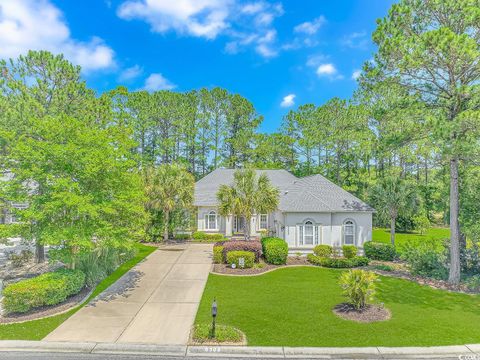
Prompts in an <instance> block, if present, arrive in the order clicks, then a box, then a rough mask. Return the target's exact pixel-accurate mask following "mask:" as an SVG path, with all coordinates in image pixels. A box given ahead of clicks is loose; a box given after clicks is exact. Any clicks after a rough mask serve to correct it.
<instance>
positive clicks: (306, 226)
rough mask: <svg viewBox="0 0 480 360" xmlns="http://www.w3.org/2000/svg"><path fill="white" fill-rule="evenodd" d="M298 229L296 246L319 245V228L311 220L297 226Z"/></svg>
mask: <svg viewBox="0 0 480 360" xmlns="http://www.w3.org/2000/svg"><path fill="white" fill-rule="evenodd" d="M297 229H298V245H299V246H307V247H310V246H313V245H317V244H319V243H320V239H319V235H320V227H319V226H317V225H316V224H315V223H314V222H313V221H312V220H305V221H304V222H303V224H301V225H297Z"/></svg>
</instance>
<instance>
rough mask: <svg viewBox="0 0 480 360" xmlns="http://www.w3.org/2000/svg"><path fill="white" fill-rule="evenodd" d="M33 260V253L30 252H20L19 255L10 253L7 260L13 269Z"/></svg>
mask: <svg viewBox="0 0 480 360" xmlns="http://www.w3.org/2000/svg"><path fill="white" fill-rule="evenodd" d="M32 259H33V253H32V252H31V251H30V250H22V251H21V252H20V254H15V253H13V252H12V253H10V254H9V255H8V260H10V261H11V262H12V265H13V266H14V267H20V266H22V265H24V264H26V263H28V262H29V261H30V260H32Z"/></svg>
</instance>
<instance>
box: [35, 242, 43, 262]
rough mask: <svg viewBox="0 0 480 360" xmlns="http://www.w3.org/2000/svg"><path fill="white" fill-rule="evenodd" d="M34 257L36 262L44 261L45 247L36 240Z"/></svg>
mask: <svg viewBox="0 0 480 360" xmlns="http://www.w3.org/2000/svg"><path fill="white" fill-rule="evenodd" d="M35 257H36V261H37V264H40V263H43V262H44V261H45V247H44V246H43V245H42V244H40V243H39V242H38V241H37V242H36V243H35Z"/></svg>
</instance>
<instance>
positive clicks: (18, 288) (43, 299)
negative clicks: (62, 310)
mask: <svg viewBox="0 0 480 360" xmlns="http://www.w3.org/2000/svg"><path fill="white" fill-rule="evenodd" d="M84 284H85V274H84V273H83V272H82V271H80V270H67V269H60V270H57V271H55V272H50V273H45V274H42V275H40V276H37V277H34V278H31V279H27V280H22V281H19V282H17V283H14V284H11V285H8V286H7V287H6V288H5V290H4V292H3V295H4V298H3V306H4V308H5V311H6V312H7V313H24V312H27V311H29V310H31V309H34V308H37V307H40V306H45V305H56V304H59V303H61V302H62V301H65V300H66V299H67V297H69V296H71V295H75V294H77V293H78V292H80V290H82V288H83V286H84Z"/></svg>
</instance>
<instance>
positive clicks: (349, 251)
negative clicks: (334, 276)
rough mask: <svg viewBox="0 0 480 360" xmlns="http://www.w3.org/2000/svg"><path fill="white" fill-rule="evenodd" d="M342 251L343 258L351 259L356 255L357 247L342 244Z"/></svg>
mask: <svg viewBox="0 0 480 360" xmlns="http://www.w3.org/2000/svg"><path fill="white" fill-rule="evenodd" d="M342 253H343V256H344V257H345V258H347V259H352V258H354V257H355V256H357V253H358V249H357V247H356V246H355V245H343V246H342Z"/></svg>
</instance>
